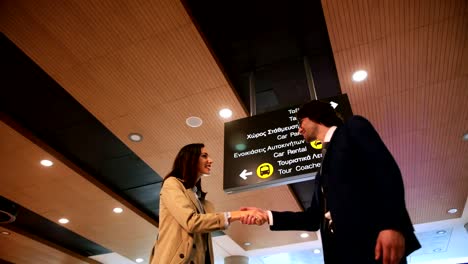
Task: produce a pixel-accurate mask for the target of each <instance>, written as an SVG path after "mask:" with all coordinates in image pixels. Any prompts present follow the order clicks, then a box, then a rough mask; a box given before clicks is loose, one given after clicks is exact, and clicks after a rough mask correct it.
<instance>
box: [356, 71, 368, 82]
mask: <svg viewBox="0 0 468 264" xmlns="http://www.w3.org/2000/svg"><path fill="white" fill-rule="evenodd" d="M366 78H367V72H366V71H364V70H359V71H356V72H355V73H353V81H355V82H362V81H364V80H365V79H366Z"/></svg>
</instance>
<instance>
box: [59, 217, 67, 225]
mask: <svg viewBox="0 0 468 264" xmlns="http://www.w3.org/2000/svg"><path fill="white" fill-rule="evenodd" d="M58 222H59V223H61V224H68V222H70V220H68V219H66V218H60V219H59V220H58Z"/></svg>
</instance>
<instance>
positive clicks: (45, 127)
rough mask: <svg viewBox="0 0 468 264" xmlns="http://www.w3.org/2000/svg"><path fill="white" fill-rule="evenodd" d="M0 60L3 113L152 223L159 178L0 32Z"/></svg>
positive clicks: (157, 202) (0, 100)
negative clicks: (0, 63) (137, 210)
mask: <svg viewBox="0 0 468 264" xmlns="http://www.w3.org/2000/svg"><path fill="white" fill-rule="evenodd" d="M1 57H2V65H3V66H2V67H3V68H4V69H3V70H2V74H3V76H2V81H3V83H2V89H1V97H0V107H1V112H2V114H6V115H7V117H8V118H10V119H13V121H14V122H15V123H17V124H19V125H20V126H21V127H23V128H25V129H26V130H28V131H29V132H30V133H32V134H33V135H34V137H37V138H38V139H40V140H41V141H42V142H44V143H46V144H47V145H49V146H50V147H51V148H52V149H54V150H55V151H57V152H59V153H60V154H61V155H63V156H64V157H65V158H66V159H68V160H69V161H71V162H73V164H75V165H77V166H78V167H80V168H81V169H82V170H83V171H85V172H86V173H87V174H89V175H91V176H92V177H94V178H95V179H96V180H97V181H99V182H101V183H102V184H104V185H106V186H107V187H109V188H110V189H111V190H112V191H113V192H115V193H116V194H117V195H119V196H121V197H123V198H124V199H125V200H127V201H128V202H130V203H131V204H133V205H134V206H135V207H136V208H138V209H139V210H141V211H142V212H144V213H145V214H147V215H149V216H150V217H152V218H153V219H157V218H158V216H157V214H158V207H159V201H158V199H159V191H160V187H161V185H160V182H161V181H162V178H161V177H160V176H159V175H158V174H157V173H156V172H155V171H153V170H152V169H151V168H150V167H149V166H148V165H147V164H146V163H145V162H143V161H142V160H141V159H140V158H139V157H138V156H137V155H135V153H133V152H132V151H131V150H130V149H129V148H128V147H127V146H126V145H125V144H124V143H122V142H121V141H120V140H119V139H118V138H117V137H116V136H114V135H113V134H112V133H111V132H110V131H109V130H108V129H107V128H106V127H104V125H102V124H101V123H100V122H99V121H98V120H97V119H96V118H95V117H94V116H93V115H91V114H90V113H89V112H88V111H87V110H86V109H85V108H84V107H82V106H81V105H80V104H79V103H78V102H77V101H76V100H75V99H74V98H73V97H72V96H71V95H69V94H68V93H67V92H66V91H65V90H64V89H63V88H62V87H60V86H59V84H58V83H56V82H55V81H54V80H53V79H52V78H50V77H49V76H48V75H47V74H46V73H45V72H44V71H43V70H42V69H40V68H39V66H37V65H36V64H35V63H34V62H33V61H32V60H31V59H30V58H28V57H27V56H26V55H25V54H24V53H23V52H22V51H21V50H19V49H18V48H17V47H16V46H15V45H14V43H12V42H11V41H10V40H9V39H8V38H7V37H6V36H5V35H4V34H2V36H1Z"/></svg>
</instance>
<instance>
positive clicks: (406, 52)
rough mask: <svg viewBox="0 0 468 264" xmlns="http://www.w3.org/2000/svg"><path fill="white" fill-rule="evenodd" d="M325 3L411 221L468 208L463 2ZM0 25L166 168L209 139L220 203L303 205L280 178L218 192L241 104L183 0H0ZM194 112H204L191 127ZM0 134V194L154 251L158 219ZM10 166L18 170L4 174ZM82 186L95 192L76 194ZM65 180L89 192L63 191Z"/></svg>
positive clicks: (344, 83)
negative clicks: (226, 131)
mask: <svg viewBox="0 0 468 264" xmlns="http://www.w3.org/2000/svg"><path fill="white" fill-rule="evenodd" d="M322 4H323V8H324V13H325V18H326V21H327V27H328V30H329V35H330V41H331V44H332V48H333V52H334V56H335V62H336V65H337V70H338V75H339V79H340V83H341V89H342V91H343V93H347V94H348V95H349V97H350V101H351V104H352V107H353V110H354V112H355V113H357V114H362V115H364V116H366V117H368V118H369V119H370V120H371V121H372V122H373V123H374V124H375V126H376V128H377V129H378V131H379V132H380V133H381V135H382V137H383V139H384V141H385V142H386V143H387V145H388V146H389V148H390V150H391V151H392V153H393V154H394V155H395V157H396V159H397V161H398V163H399V164H400V167H401V169H402V171H403V174H404V180H405V183H406V187H407V190H406V194H407V204H408V207H409V210H410V213H411V216H412V218H413V219H414V222H416V223H422V222H431V221H436V220H442V219H447V218H451V217H459V216H460V215H461V212H459V213H458V214H455V215H453V216H451V215H447V214H446V210H447V209H448V208H452V207H456V208H460V209H462V208H463V205H464V203H465V201H466V198H467V195H468V167H467V166H468V165H467V162H466V160H468V144H467V142H462V139H461V138H462V135H463V133H465V132H466V131H467V130H468V128H467V126H468V107H467V106H466V102H468V89H467V87H468V85H467V75H468V65H467V62H468V37H467V36H468V34H467V27H468V23H467V21H468V17H467V10H468V5H467V2H466V1H463V0H458V1H455V0H452V1H425V0H420V1H404V0H397V1H393V0H379V1H372V0H367V1H366V0H360V1H351V0H347V1H343V0H323V1H322ZM0 28H1V30H2V32H3V33H4V34H5V35H6V36H7V37H8V38H9V39H11V40H12V41H13V42H14V43H15V44H16V45H17V46H18V47H19V48H20V49H22V50H23V51H24V52H25V53H26V54H27V55H28V56H29V57H30V58H32V59H33V60H34V61H35V62H36V63H37V64H38V65H39V66H40V67H41V68H42V69H44V70H45V71H46V72H47V73H48V74H49V75H50V76H51V77H52V78H54V79H55V80H56V81H57V82H58V83H60V85H61V86H62V87H63V88H64V89H65V90H67V91H68V92H69V93H70V94H71V95H72V96H73V97H74V98H76V99H77V100H78V101H79V102H80V103H81V104H82V105H83V106H84V107H85V108H86V109H87V110H88V111H89V112H91V113H92V114H93V115H94V116H96V118H97V119H99V121H101V122H102V123H103V124H104V125H105V126H106V127H107V128H108V129H110V130H111V131H112V132H113V133H114V134H115V135H116V136H117V137H119V138H120V139H121V140H122V141H123V142H125V143H126V144H127V145H128V146H129V147H130V148H131V149H132V150H133V151H134V152H135V153H136V154H137V155H138V156H140V157H141V158H142V159H143V160H144V161H145V162H146V163H147V164H148V165H150V166H151V167H152V168H153V169H154V170H155V171H157V172H158V173H159V174H161V175H165V174H166V173H167V172H168V170H169V168H170V166H171V162H172V159H173V157H174V156H175V154H176V152H177V151H178V149H179V148H180V147H181V146H182V145H184V144H186V143H191V142H197V141H201V142H205V143H206V144H207V147H208V150H209V151H210V154H211V155H212V156H213V158H214V159H215V164H214V165H215V166H214V171H213V176H210V177H207V178H205V179H204V188H205V189H206V190H207V191H208V192H209V196H208V197H209V199H210V200H212V201H214V202H215V203H216V205H217V209H218V210H220V211H222V210H233V209H237V208H239V207H240V206H245V205H252V206H259V207H264V208H271V209H275V210H299V209H300V208H299V205H298V204H297V202H296V200H295V197H294V196H293V195H292V193H291V192H290V191H289V189H288V187H286V186H280V187H275V188H272V189H268V190H258V191H252V192H245V193H240V194H235V195H226V194H225V193H224V192H223V191H222V167H223V164H222V160H223V147H222V146H223V122H224V121H223V120H221V119H220V118H219V117H218V116H217V112H218V111H219V110H220V109H221V108H223V107H229V108H231V109H232V110H233V112H234V116H233V119H238V118H243V117H245V116H246V112H245V110H244V109H243V107H242V105H241V103H240V102H239V100H238V99H237V97H236V95H235V94H234V92H233V91H232V89H231V87H230V86H229V84H228V82H227V81H226V79H225V77H224V76H223V74H222V73H221V70H220V69H219V67H218V66H217V64H216V62H215V60H214V58H213V57H212V55H211V54H210V52H209V49H208V48H207V46H206V44H205V43H204V42H203V40H202V38H201V36H200V34H199V33H198V32H197V30H196V27H195V26H194V24H193V22H192V21H191V20H190V17H189V16H188V15H187V13H186V11H185V10H184V7H183V6H182V4H181V3H180V2H179V1H171V0H161V1H143V0H140V1H131V2H128V1H120V0H119V1H109V0H106V1H99V2H89V1H78V0H74V1H73V0H69V1H54V2H51V1H43V0H42V1H32V0H16V1H13V0H6V1H2V2H1V3H0ZM357 69H366V70H367V71H368V72H369V78H368V80H367V81H365V82H363V83H353V82H352V81H351V73H352V72H353V71H355V70H357ZM25 96H27V95H25ZM190 115H197V116H199V117H201V118H202V119H203V120H204V125H203V126H202V127H200V128H196V129H192V128H188V127H187V126H186V125H185V119H186V118H187V117H188V116H190ZM130 132H139V133H142V134H143V135H144V141H143V142H142V143H140V144H135V143H131V142H129V141H128V139H127V135H128V133H130ZM0 133H1V138H0V139H1V144H0V151H1V152H0V153H1V157H2V159H3V158H4V157H9V159H8V161H4V160H2V166H0V174H1V175H2V177H1V186H2V187H0V195H2V196H5V197H7V198H9V199H12V200H15V201H17V202H18V203H19V204H21V205H23V206H25V207H27V208H28V209H30V210H32V211H34V212H36V213H40V214H41V215H43V216H44V217H46V218H49V219H50V220H52V221H56V218H57V217H58V216H59V215H60V213H61V212H68V213H69V214H70V215H72V216H73V220H72V222H71V223H70V225H67V228H70V229H71V230H73V231H74V232H77V233H79V234H81V235H82V236H84V237H86V238H88V239H90V240H93V241H95V242H97V243H99V244H102V245H103V246H105V247H107V248H108V249H110V250H112V251H115V252H117V253H119V254H121V255H123V256H125V257H128V258H130V259H132V260H133V259H135V258H136V257H137V256H145V257H144V258H145V260H147V258H146V256H147V255H148V253H149V249H150V248H151V246H152V243H153V241H154V239H155V236H156V233H157V230H156V227H155V226H154V225H152V224H151V223H149V222H148V221H146V220H145V219H143V218H141V217H140V216H139V214H138V213H139V212H137V213H135V212H132V208H128V210H125V211H124V212H127V213H128V214H124V215H121V216H119V217H122V218H125V219H124V220H122V222H120V221H119V222H115V220H114V217H115V215H112V213H111V212H110V211H109V210H108V209H107V208H111V207H112V206H114V205H115V204H118V203H119V202H118V201H117V200H115V199H114V198H113V197H112V196H109V195H107V194H106V193H105V192H103V191H101V190H99V189H98V188H96V187H95V186H94V185H93V184H92V183H90V182H89V181H87V180H85V179H84V178H85V177H84V178H83V175H79V174H78V173H76V171H74V170H72V169H70V168H68V167H67V165H66V164H63V163H61V162H60V161H58V166H57V167H55V168H53V169H54V170H56V171H54V173H50V174H49V172H47V173H46V172H44V169H42V168H40V167H38V166H37V164H38V163H37V161H38V159H40V158H41V157H43V156H47V155H48V154H49V153H47V152H45V151H44V150H41V149H40V148H38V146H36V145H34V144H33V143H31V142H30V141H28V140H27V139H26V138H24V137H22V136H21V135H19V134H17V133H16V132H15V131H13V130H12V129H11V128H9V127H8V126H6V125H5V124H2V125H1V127H0ZM12 149H15V151H13V153H10V154H7V153H9V152H8V151H11V150H12ZM26 153H28V154H27V155H26ZM52 158H53V157H52ZM25 165H27V166H25ZM12 172H13V173H16V172H18V173H21V174H22V175H23V176H22V177H24V179H22V180H17V179H12V178H10V177H4V175H9V174H8V173H10V174H11V173H12ZM15 175H16V174H15ZM64 175H67V178H66V179H65V178H64ZM34 177H43V178H45V179H46V181H45V182H44V183H41V182H37V180H38V178H34ZM31 181H32V182H31ZM47 182H48V183H53V184H45V183H47ZM4 184H8V189H7V188H4V186H6V185H4ZM33 184H36V186H37V187H38V188H31V187H32V186H33ZM77 186H79V187H77ZM83 188H84V189H86V190H88V191H89V193H91V195H89V194H88V195H87V197H82V196H83V195H82V194H80V193H81V189H83ZM33 190H34V191H33ZM62 192H67V194H68V195H70V196H77V197H82V198H83V199H84V200H86V199H88V200H91V201H93V202H92V203H91V202H90V201H88V202H87V203H86V204H84V202H80V201H79V199H77V200H70V199H67V198H63V199H62V198H60V197H65V196H64V193H62ZM51 193H54V195H51ZM70 208H72V209H73V210H72V211H70V210H69V209H70ZM90 210H91V211H92V212H93V215H92V217H91V216H90V215H89V211H90ZM83 215H87V216H88V217H82V216H83ZM116 230H119V232H121V233H120V234H119V235H117V234H116V232H115V231H116ZM227 234H228V235H229V236H230V237H231V238H232V239H233V240H234V241H236V242H237V243H238V244H239V245H240V246H241V247H244V246H243V243H244V242H246V241H249V242H251V243H252V246H250V247H248V248H246V249H256V248H268V247H274V246H280V245H285V244H290V243H299V242H303V241H304V240H303V239H302V238H299V236H298V232H269V231H268V228H267V227H248V228H243V227H242V226H241V225H240V224H234V225H233V226H232V227H231V228H230V230H229V231H227ZM116 236H118V237H116ZM23 237H24V236H23ZM309 239H310V240H315V239H316V236H315V234H313V235H312V236H311V237H310V238H309ZM20 240H22V241H20V242H18V243H29V242H28V240H29V239H28V238H26V237H24V238H23V239H21V238H20ZM3 245H4V244H3V243H2V245H1V246H0V248H2V247H3ZM38 247H41V246H38ZM34 252H37V251H35V250H31V251H28V250H25V251H23V252H21V254H23V255H24V256H28V257H29V258H26V259H27V260H31V261H32V262H28V261H27V260H25V261H24V262H22V261H21V263H33V262H34V261H33V260H34V258H33V257H34V256H36V253H34ZM41 254H42V253H41ZM44 254H49V255H51V256H52V255H53V254H54V253H50V252H49V253H44ZM2 257H3V255H2ZM51 258H56V257H51ZM48 263H61V260H57V261H56V262H54V261H50V262H48ZM70 263H80V262H74V261H70Z"/></svg>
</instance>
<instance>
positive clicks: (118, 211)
mask: <svg viewBox="0 0 468 264" xmlns="http://www.w3.org/2000/svg"><path fill="white" fill-rule="evenodd" d="M112 211H114V213H116V214H120V213H122V212H123V209H122V208H120V207H116V208H114V209H113V210H112Z"/></svg>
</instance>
